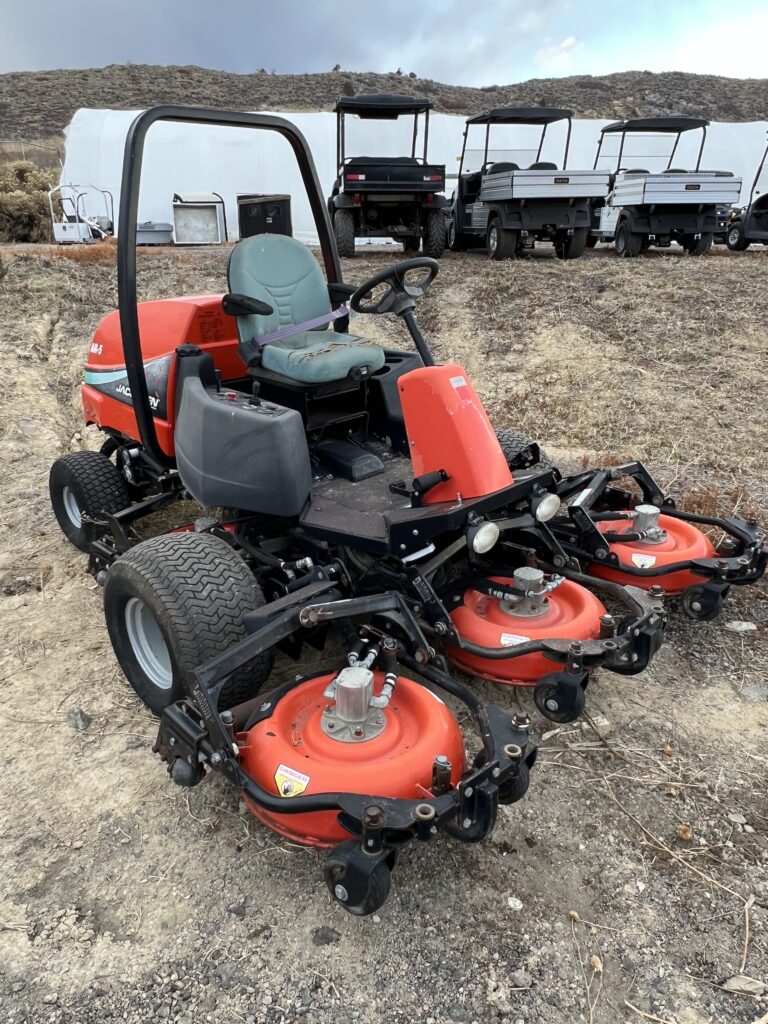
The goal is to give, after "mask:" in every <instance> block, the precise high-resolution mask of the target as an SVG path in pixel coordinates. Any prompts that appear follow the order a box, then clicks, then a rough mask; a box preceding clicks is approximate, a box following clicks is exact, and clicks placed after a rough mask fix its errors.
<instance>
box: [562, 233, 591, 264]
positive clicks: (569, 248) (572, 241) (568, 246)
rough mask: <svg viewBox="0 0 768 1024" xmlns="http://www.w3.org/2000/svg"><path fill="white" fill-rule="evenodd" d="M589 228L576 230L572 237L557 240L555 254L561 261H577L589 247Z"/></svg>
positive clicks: (565, 236)
mask: <svg viewBox="0 0 768 1024" xmlns="http://www.w3.org/2000/svg"><path fill="white" fill-rule="evenodd" d="M588 238H589V228H574V231H573V234H572V235H564V236H563V235H561V236H560V237H559V238H556V239H555V253H556V254H557V256H558V258H559V259H561V260H577V259H578V258H579V256H581V255H582V254H583V252H584V250H585V249H586V247H587V239H588Z"/></svg>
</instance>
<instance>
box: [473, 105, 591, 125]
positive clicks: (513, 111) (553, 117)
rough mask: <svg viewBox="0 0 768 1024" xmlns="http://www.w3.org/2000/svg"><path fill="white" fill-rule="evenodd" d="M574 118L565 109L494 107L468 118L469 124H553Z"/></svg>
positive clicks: (571, 112)
mask: <svg viewBox="0 0 768 1024" xmlns="http://www.w3.org/2000/svg"><path fill="white" fill-rule="evenodd" d="M571 117H573V111H572V110H566V109H565V108H563V107H494V109H493V110H486V111H484V112H483V113H482V114H475V116H474V117H468V118H467V124H552V122H553V121H565V120H566V119H568V118H571Z"/></svg>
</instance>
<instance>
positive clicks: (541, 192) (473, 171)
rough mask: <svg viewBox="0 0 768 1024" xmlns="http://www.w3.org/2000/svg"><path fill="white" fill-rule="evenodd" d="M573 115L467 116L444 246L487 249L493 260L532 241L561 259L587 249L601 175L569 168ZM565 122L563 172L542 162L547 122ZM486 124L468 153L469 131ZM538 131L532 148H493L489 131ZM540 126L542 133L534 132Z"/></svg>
mask: <svg viewBox="0 0 768 1024" xmlns="http://www.w3.org/2000/svg"><path fill="white" fill-rule="evenodd" d="M572 117H573V111H571V110H562V109H559V108H550V107H499V108H497V109H495V110H489V111H487V112H486V113H484V114H476V115H475V116H474V117H470V118H468V119H467V123H466V125H465V128H464V144H463V146H462V150H461V159H460V164H459V181H458V188H457V189H456V191H455V193H454V195H453V199H452V204H451V219H450V223H449V227H448V244H449V247H450V248H451V249H454V250H461V249H468V248H471V247H473V246H481V245H485V246H486V248H487V250H488V255H489V256H490V257H491V259H494V260H500V259H509V258H511V257H513V256H514V255H515V253H517V252H518V251H520V250H522V249H525V248H528V249H531V248H533V246H534V244H535V241H536V240H544V241H551V242H553V243H554V246H555V252H556V253H557V255H558V256H559V257H560V258H561V259H567V260H572V259H576V258H577V257H578V256H580V255H581V254H582V252H583V251H584V247H585V244H586V242H587V236H588V234H589V226H590V201H591V200H593V199H596V198H604V197H605V195H606V194H607V192H608V175H607V173H605V172H604V171H594V170H593V171H572V170H566V168H567V164H568V147H569V144H570V139H571V119H572ZM559 121H565V122H567V125H568V128H567V132H566V136H565V144H564V148H563V155H562V167H561V168H558V167H557V165H556V164H554V163H552V162H551V161H546V160H542V159H541V156H542V150H543V147H544V141H545V138H546V135H547V129H548V128H549V126H550V125H551V124H555V123H556V122H559ZM482 125H484V126H485V132H484V137H485V141H484V145H483V148H482V149H468V148H467V141H468V138H469V134H470V131H471V129H473V128H474V129H475V130H477V127H478V126H482ZM502 125H507V126H509V125H512V126H515V128H516V129H518V130H517V131H516V132H515V136H516V138H518V137H519V138H521V139H524V136H525V134H528V135H530V134H531V133H525V128H526V127H533V128H535V129H537V131H536V133H535V134H536V138H535V140H534V144H533V147H532V148H527V149H526V148H520V147H519V146H518V147H517V148H514V149H491V148H490V135H491V128H492V127H493V128H494V129H495V132H494V134H496V135H497V134H498V130H499V127H500V126H502ZM538 129H540V132H539V131H538Z"/></svg>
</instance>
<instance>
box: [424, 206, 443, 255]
mask: <svg viewBox="0 0 768 1024" xmlns="http://www.w3.org/2000/svg"><path fill="white" fill-rule="evenodd" d="M446 235H447V232H446V226H445V217H444V216H443V211H442V210H430V211H429V213H428V214H427V227H426V230H425V232H424V255H425V256H430V257H431V258H432V259H433V260H439V259H440V257H441V256H442V255H443V253H444V252H445V245H446Z"/></svg>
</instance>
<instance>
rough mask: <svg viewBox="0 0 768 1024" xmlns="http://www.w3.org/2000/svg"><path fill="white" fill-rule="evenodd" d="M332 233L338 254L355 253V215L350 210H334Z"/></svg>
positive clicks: (347, 254) (348, 254)
mask: <svg viewBox="0 0 768 1024" xmlns="http://www.w3.org/2000/svg"><path fill="white" fill-rule="evenodd" d="M333 233H334V235H335V236H336V248H337V249H338V251H339V256H348V257H350V256H354V255H355V215H354V213H353V212H352V210H345V209H340V210H336V211H335V213H334V215H333Z"/></svg>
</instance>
